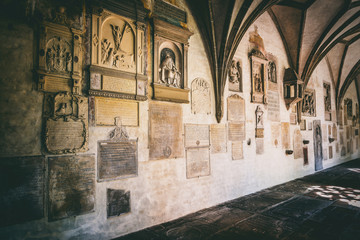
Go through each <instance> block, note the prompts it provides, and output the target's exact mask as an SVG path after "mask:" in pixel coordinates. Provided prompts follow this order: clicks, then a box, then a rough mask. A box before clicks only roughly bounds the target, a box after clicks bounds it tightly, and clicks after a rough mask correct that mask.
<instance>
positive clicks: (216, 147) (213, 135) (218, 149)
mask: <svg viewBox="0 0 360 240" xmlns="http://www.w3.org/2000/svg"><path fill="white" fill-rule="evenodd" d="M210 140H211V153H225V152H227V136H226V125H225V124H211V125H210Z"/></svg>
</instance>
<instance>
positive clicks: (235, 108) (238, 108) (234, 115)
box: [227, 94, 245, 122]
mask: <svg viewBox="0 0 360 240" xmlns="http://www.w3.org/2000/svg"><path fill="white" fill-rule="evenodd" d="M227 101H228V121H236V122H243V121H245V101H244V99H243V98H241V97H240V96H239V95H236V94H234V95H231V96H230V97H228V99H227Z"/></svg>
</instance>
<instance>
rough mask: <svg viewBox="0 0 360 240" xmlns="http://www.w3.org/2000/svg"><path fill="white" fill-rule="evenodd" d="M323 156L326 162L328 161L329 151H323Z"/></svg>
mask: <svg viewBox="0 0 360 240" xmlns="http://www.w3.org/2000/svg"><path fill="white" fill-rule="evenodd" d="M323 156H324V160H328V151H327V148H324V149H323Z"/></svg>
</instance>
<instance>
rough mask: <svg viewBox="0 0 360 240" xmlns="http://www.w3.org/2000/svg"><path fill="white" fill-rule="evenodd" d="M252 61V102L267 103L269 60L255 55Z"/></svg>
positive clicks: (251, 58) (251, 57)
mask: <svg viewBox="0 0 360 240" xmlns="http://www.w3.org/2000/svg"><path fill="white" fill-rule="evenodd" d="M250 61H251V102H255V103H267V74H266V73H267V61H266V60H265V59H262V58H259V57H257V56H255V55H252V56H250Z"/></svg>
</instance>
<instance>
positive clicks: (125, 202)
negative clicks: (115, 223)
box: [106, 188, 131, 218]
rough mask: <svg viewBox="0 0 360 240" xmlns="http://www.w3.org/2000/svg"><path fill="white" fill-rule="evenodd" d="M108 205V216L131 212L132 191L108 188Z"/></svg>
mask: <svg viewBox="0 0 360 240" xmlns="http://www.w3.org/2000/svg"><path fill="white" fill-rule="evenodd" d="M106 205H107V217H108V218H109V217H114V216H120V215H121V214H124V213H128V212H130V209H131V205H130V191H127V192H125V190H118V189H110V188H108V189H107V204H106Z"/></svg>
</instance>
